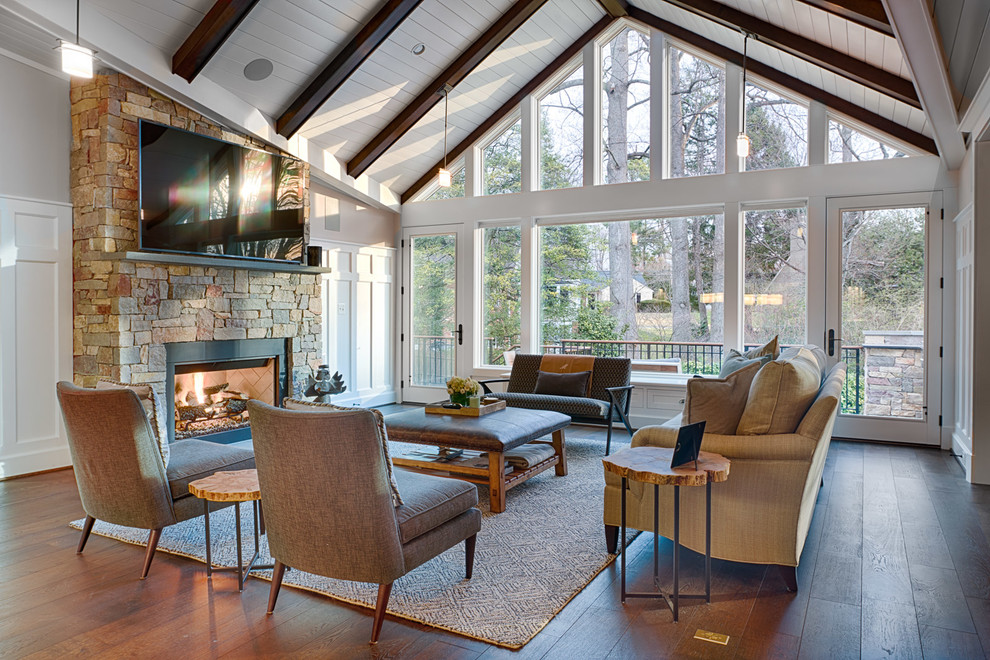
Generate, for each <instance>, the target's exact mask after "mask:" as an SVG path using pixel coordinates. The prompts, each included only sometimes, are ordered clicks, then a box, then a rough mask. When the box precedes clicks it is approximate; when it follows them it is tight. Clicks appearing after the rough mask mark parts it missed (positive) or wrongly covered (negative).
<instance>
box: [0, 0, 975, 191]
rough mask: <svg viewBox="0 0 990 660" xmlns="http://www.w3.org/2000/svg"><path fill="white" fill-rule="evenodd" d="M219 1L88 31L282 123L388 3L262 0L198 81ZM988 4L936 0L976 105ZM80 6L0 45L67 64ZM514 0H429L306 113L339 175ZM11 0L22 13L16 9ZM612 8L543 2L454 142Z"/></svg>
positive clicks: (953, 62)
mask: <svg viewBox="0 0 990 660" xmlns="http://www.w3.org/2000/svg"><path fill="white" fill-rule="evenodd" d="M214 1H215V0H86V1H84V2H83V5H82V7H83V19H82V26H83V42H84V43H86V37H87V28H89V33H90V34H92V33H93V32H94V29H93V27H92V26H94V25H99V32H100V35H101V36H102V37H103V43H102V44H100V47H101V48H102V50H103V51H104V52H105V53H106V54H108V55H111V56H114V57H116V59H117V61H121V62H125V63H133V64H134V66H136V67H137V66H139V64H138V63H137V61H140V62H143V63H144V64H143V65H140V66H141V73H144V74H146V78H147V77H150V78H154V79H157V80H159V81H160V82H161V85H157V86H158V87H159V88H164V89H166V90H176V91H178V92H179V93H180V94H182V93H185V92H186V91H187V90H188V93H189V97H190V98H199V99H202V103H203V104H205V105H210V104H211V103H212V100H213V99H217V98H221V99H222V100H223V101H224V103H223V104H220V105H223V107H219V106H218V107H216V108H213V110H214V113H213V116H217V113H219V115H220V117H219V118H221V119H222V118H223V117H224V112H225V111H224V108H227V107H230V105H231V101H232V100H234V101H236V100H239V101H240V102H242V103H243V104H244V106H245V107H247V108H249V109H254V110H253V111H254V112H256V113H258V114H259V115H260V116H262V117H264V118H267V122H268V123H269V125H273V124H274V119H275V118H277V117H278V116H279V115H280V114H281V113H282V112H283V111H284V110H285V109H286V108H287V107H288V106H289V104H290V103H291V102H292V101H293V100H294V99H295V98H296V97H297V96H298V95H299V94H300V92H301V91H302V90H303V89H305V87H306V85H307V84H308V83H309V82H310V81H312V80H313V79H314V77H315V76H316V75H317V74H318V73H319V72H320V71H321V70H322V69H323V68H324V67H325V66H326V65H327V64H328V63H329V62H330V61H331V60H332V59H333V58H334V56H335V55H336V54H337V53H339V52H340V50H341V49H342V48H343V47H344V46H345V45H346V44H347V43H349V42H350V40H351V39H353V38H354V36H355V35H356V34H357V33H358V31H359V30H360V29H361V28H362V26H364V25H365V24H366V23H367V22H368V21H369V20H370V19H371V18H372V17H373V16H374V15H375V14H376V13H377V12H378V11H379V10H380V9H381V7H382V5H383V3H384V2H383V0H260V1H259V2H258V4H257V5H256V6H255V7H254V8H253V9H252V10H251V11H250V13H249V14H248V15H247V17H246V18H245V19H244V21H243V22H242V23H241V24H240V25H239V26H238V27H237V29H236V30H235V31H234V33H233V35H232V36H231V37H230V38H229V39H228V40H227V41H226V42H225V43H224V44H223V45H222V46H221V47H220V48H219V50H218V52H217V53H216V55H215V56H214V57H213V58H212V59H211V60H210V61H209V62H208V63H207V64H206V66H205V68H204V69H203V70H202V72H201V74H200V78H199V79H196V80H194V81H193V83H192V85H189V84H187V83H186V82H185V81H184V80H181V79H180V78H178V76H174V75H171V74H170V73H168V72H167V71H168V68H170V62H171V58H172V55H173V54H174V53H175V51H176V49H177V48H178V47H179V46H180V45H181V44H182V43H183V41H184V40H185V39H186V38H187V37H188V36H189V35H190V33H191V32H192V31H193V29H194V28H195V27H196V25H197V24H199V22H200V21H201V20H202V19H203V17H204V16H205V15H206V13H207V12H208V11H209V10H210V8H211V7H213V5H214ZM720 2H722V4H724V5H726V6H728V7H731V8H733V9H736V10H739V11H741V12H744V13H746V14H749V15H752V16H755V17H756V18H758V19H760V20H763V21H766V22H767V23H770V24H772V25H775V26H778V27H781V28H784V29H786V30H787V31H789V32H791V33H793V34H797V35H800V36H803V37H805V38H807V39H810V40H813V41H815V42H818V43H820V44H822V45H824V46H827V47H829V48H832V49H834V50H836V51H839V52H841V53H845V54H848V55H850V56H852V57H854V58H856V59H858V60H861V61H863V62H866V63H869V64H871V65H873V66H875V67H877V68H880V69H883V70H885V71H887V72H889V73H892V74H894V75H896V76H899V77H902V78H908V77H909V75H910V74H909V69H908V66H907V63H906V61H905V59H904V57H903V55H902V52H901V49H900V47H899V45H898V43H897V41H896V39H895V38H893V37H891V36H888V35H885V34H883V33H881V32H878V31H874V30H871V29H869V28H865V27H863V26H861V25H858V24H857V23H853V22H851V21H848V20H846V19H844V18H839V17H838V16H835V15H833V14H829V13H826V12H825V11H822V10H820V9H817V8H814V7H811V6H809V5H808V4H806V3H805V2H801V1H799V0H720ZM982 2H983V0H965V2H963V3H962V4H963V5H966V6H967V7H968V9H967V8H964V9H962V10H961V13H960V12H956V11H954V10H952V9H951V8H950V6H949V5H951V4H952V3H948V2H942V0H937V1H936V2H935V4H934V18H935V20H936V24H937V25H938V27H939V28H940V29H942V30H943V35H944V37H943V38H944V40H945V42H946V44H947V46H948V47H949V48H950V52H949V55H951V57H948V58H947V61H948V62H949V65H950V68H951V69H952V73H953V74H954V75H953V76H952V79H953V81H954V82H955V83H956V86H957V88H958V91H959V98H960V103H959V107H963V106H964V105H965V100H966V94H969V95H972V94H973V93H975V89H976V87H978V86H979V83H980V82H982V80H983V78H984V77H985V72H984V71H982V68H985V66H984V65H983V64H981V63H982V62H984V61H985V60H987V59H988V57H990V55H987V54H988V53H990V42H987V41H986V40H984V41H982V42H981V39H982V34H983V33H982V31H980V34H979V35H978V36H977V37H974V36H973V34H971V33H973V30H968V31H967V28H966V26H965V25H963V24H962V14H965V13H966V12H967V11H968V12H969V14H972V15H974V16H975V17H976V18H975V19H974V20H976V22H980V21H982V23H983V24H986V23H987V21H988V12H987V11H983V10H980V11H977V10H974V9H973V8H972V7H970V6H969V5H970V4H971V3H975V4H977V5H980V3H982ZM70 4H74V3H71V2H70V0H0V39H2V42H0V50H6V51H7V52H10V53H12V54H14V55H16V56H18V57H21V58H26V59H30V60H34V61H39V63H40V64H42V65H44V66H47V67H52V66H54V63H53V58H54V55H53V54H52V53H51V51H50V46H51V45H53V40H52V37H51V35H53V34H58V36H69V35H67V34H65V30H66V28H67V26H68V25H71V20H72V19H73V18H74V7H68V5H70ZM514 4H515V0H423V1H422V3H421V4H420V5H419V6H418V7H416V8H415V9H414V10H413V11H412V12H411V14H410V15H409V16H408V18H406V20H405V21H404V22H403V23H401V24H400V25H399V27H398V28H397V29H395V31H394V32H392V34H391V35H390V36H389V38H388V40H387V41H386V42H385V43H384V44H383V45H382V46H381V47H379V48H378V49H377V50H375V51H374V52H373V53H372V54H371V55H370V56H369V57H368V59H367V60H366V61H364V63H363V64H362V65H361V66H360V67H359V68H358V70H357V71H356V72H355V73H354V75H352V76H351V77H350V78H349V79H348V80H347V81H346V82H344V83H343V85H341V86H340V87H339V89H337V90H336V92H335V93H334V94H333V95H332V97H331V98H330V99H329V100H328V101H327V102H326V103H324V104H323V105H322V106H321V107H320V108H319V109H318V111H317V112H316V113H315V114H314V115H313V116H312V117H310V118H309V120H308V121H306V122H305V124H303V127H302V129H301V130H300V131H299V133H298V135H300V136H302V137H304V138H306V140H307V141H308V143H309V145H310V151H311V152H312V150H313V149H323V150H326V152H327V153H329V154H331V155H332V156H333V157H334V158H335V159H336V163H338V164H339V167H337V169H338V171H336V172H332V173H331V174H332V175H333V176H336V177H339V178H340V180H341V181H344V182H347V183H348V184H353V185H355V186H357V187H358V188H361V189H367V188H369V184H367V183H365V184H361V183H360V181H358V182H355V181H354V180H352V179H350V177H347V176H346V174H344V173H343V167H344V166H345V164H346V163H347V161H348V160H350V159H351V158H352V157H354V156H355V154H357V153H358V152H359V151H360V150H361V149H362V148H363V147H365V146H366V145H367V144H368V143H369V142H370V141H371V140H372V139H373V138H374V137H375V136H376V135H377V134H378V133H379V132H380V131H382V130H383V129H384V128H385V127H386V126H387V125H388V124H389V122H391V121H392V120H393V119H394V118H395V117H396V115H397V114H398V113H399V112H400V111H401V110H402V109H403V108H405V107H406V106H407V105H408V104H409V103H410V102H411V101H412V100H413V99H414V98H415V97H416V96H417V95H419V94H420V93H422V92H423V91H424V90H425V89H427V87H429V86H430V85H431V84H434V83H435V80H436V79H437V77H438V76H439V75H440V74H441V72H442V71H443V70H444V69H445V68H446V67H447V66H448V65H450V63H451V62H452V61H454V60H455V59H456V58H457V56H458V55H459V54H461V53H462V52H463V51H464V50H466V49H467V48H468V47H469V46H470V44H471V43H472V42H473V41H475V40H476V39H477V38H478V37H479V36H480V35H481V34H482V33H483V32H484V31H485V30H486V29H488V27H489V26H491V25H492V24H493V23H494V22H495V21H496V20H497V19H498V18H499V17H500V16H501V15H502V14H503V13H504V12H506V11H507V10H509V9H510V8H511V7H512V6H513V5H514ZM631 4H632V5H634V6H635V7H638V8H639V9H642V10H646V11H648V12H650V13H652V14H654V15H656V16H658V17H660V18H662V19H665V20H667V21H670V22H672V23H676V24H678V25H680V26H682V27H685V28H687V29H689V30H691V31H693V32H695V33H696V34H699V35H701V36H703V37H705V38H707V39H710V40H712V41H714V42H717V43H720V44H724V45H725V46H727V47H729V48H732V49H733V50H736V51H741V50H742V35H741V33H740V32H739V31H736V30H733V29H730V28H727V27H724V26H722V25H719V24H718V23H715V22H713V21H710V20H708V19H706V18H701V17H699V16H698V15H696V14H693V13H691V12H688V11H686V10H684V9H680V8H678V7H676V6H674V5H673V4H670V3H668V2H667V1H666V0H632V2H631ZM63 5H65V6H63ZM5 6H9V7H10V10H11V11H7V10H6V9H4V7H5ZM974 12H975V13H974ZM54 14H58V17H57V18H55V17H52V18H51V20H50V21H49V20H47V16H49V15H54ZM969 14H967V15H969ZM603 16H605V11H604V10H603V9H602V7H601V5H600V4H599V3H598V2H596V1H595V0H549V1H548V2H547V3H546V4H545V5H543V6H542V7H541V8H540V9H539V10H538V11H537V12H536V13H535V14H534V15H533V16H532V17H531V18H530V19H529V20H528V21H527V22H526V23H524V24H523V26H522V27H520V28H519V29H517V30H516V31H515V32H514V33H512V34H511V35H510V36H509V37H508V38H507V39H506V40H505V41H504V42H503V43H502V44H501V45H500V46H499V47H498V48H497V49H496V50H495V51H494V52H493V53H492V54H491V55H489V56H488V57H487V58H486V59H485V60H484V61H483V62H482V63H481V64H480V65H479V66H478V67H476V68H475V69H474V71H472V72H471V73H470V74H469V75H468V76H467V77H466V78H465V79H464V80H463V81H462V82H460V83H459V84H458V85H457V86H456V87H455V88H454V91H453V92H452V93H451V94H450V129H449V134H448V146H452V145H454V144H457V143H458V142H460V141H461V140H462V139H464V138H465V137H466V136H467V135H468V134H469V133H470V132H471V131H472V130H474V129H475V128H476V127H477V126H479V125H480V124H482V123H483V122H484V121H485V120H486V119H487V118H488V117H490V116H491V115H492V113H493V112H495V110H496V109H498V108H499V107H500V106H501V105H503V104H504V103H505V102H506V101H507V100H508V99H509V98H511V97H512V96H513V95H514V94H515V93H516V92H517V91H518V90H519V89H520V88H521V87H522V86H523V85H524V84H525V83H526V82H528V81H529V80H531V79H532V78H533V77H534V76H536V75H537V73H538V72H540V71H541V70H542V69H543V68H544V67H546V66H547V64H549V63H550V62H551V61H553V60H554V59H555V58H556V57H557V56H558V55H560V54H561V53H562V52H563V51H564V50H565V49H566V48H568V47H569V46H570V45H571V44H572V43H573V42H574V41H575V40H577V39H578V37H579V36H580V35H581V34H583V33H584V32H585V31H586V30H588V29H589V28H591V27H592V26H593V25H594V24H595V23H596V22H597V21H598V20H599V19H601V18H602V17H603ZM949 28H951V30H949ZM32 30H33V31H34V32H33V33H32V32H31V31H32ZM948 32H951V34H947V33H948ZM114 34H120V35H122V39H121V43H125V42H126V43H127V44H128V47H129V48H131V49H133V48H136V46H135V44H143V47H144V48H146V49H147V52H146V53H143V55H144V56H145V57H144V58H143V59H142V58H133V57H131V55H132V54H133V53H130V52H125V50H124V48H123V47H121V52H114V51H115V50H116V48H115V45H114V40H113V39H112V38H111V37H112V36H113V35H114ZM124 37H126V38H124ZM974 39H975V41H974ZM417 43H423V44H425V45H426V46H427V49H426V52H425V53H423V54H422V55H420V56H416V55H413V54H412V53H411V49H412V47H413V46H414V45H415V44H417ZM750 55H751V57H753V58H754V59H756V60H758V61H761V62H763V63H764V64H766V65H769V66H771V67H773V68H775V69H777V70H779V71H781V72H783V73H785V74H787V75H789V76H792V77H794V78H796V79H798V80H800V81H803V82H805V83H808V84H810V85H812V86H814V87H815V88H818V89H821V90H823V91H825V92H827V93H830V94H834V95H836V96H838V97H840V98H841V99H844V100H846V101H849V102H851V103H853V104H855V105H857V106H860V107H862V108H865V109H867V110H869V111H870V112H873V113H875V114H877V115H879V116H881V117H883V118H885V119H889V120H891V121H893V122H895V123H897V124H900V125H902V126H904V127H907V128H909V129H911V130H913V131H915V132H917V133H921V134H923V135H926V136H931V134H932V129H931V126H930V122H929V121H928V119H927V118H926V116H925V114H924V112H923V111H922V110H919V109H918V108H915V107H912V106H911V105H908V104H907V103H904V102H901V101H898V100H895V99H893V98H891V97H888V96H886V95H883V94H881V93H878V92H876V91H874V90H872V89H869V88H867V87H866V86H864V85H862V84H859V83H856V82H853V81H851V80H849V79H847V78H845V77H842V76H839V75H836V74H835V73H832V72H830V71H827V70H824V69H822V68H820V67H818V66H816V65H814V64H810V63H808V62H806V61H805V60H803V59H800V58H798V57H795V56H793V55H790V54H787V53H785V52H783V51H780V50H777V49H776V48H774V47H772V46H769V45H767V44H765V43H760V42H759V41H753V40H751V41H750ZM257 58H265V59H268V60H270V61H271V62H272V63H273V64H274V71H273V73H272V75H271V76H270V77H269V78H267V79H266V80H264V81H260V82H252V81H250V80H248V79H246V78H245V77H244V73H243V71H244V66H245V65H246V64H248V63H249V62H251V61H252V60H254V59H257ZM966 60H968V65H967V62H966ZM108 61H114V60H113V59H111V60H108ZM149 63H150V64H149ZM163 68H164V69H165V71H166V72H165V73H162V70H163ZM127 72H128V71H125V73H127ZM146 82H148V81H147V80H146ZM153 86H156V85H153ZM438 98H439V97H438ZM181 99H182V96H181V95H180V100H181ZM443 111H444V108H443V103H442V102H440V103H438V104H437V105H436V106H434V107H433V109H432V110H431V111H430V112H428V113H427V114H426V115H425V116H424V117H422V118H421V119H420V120H419V121H418V122H417V123H416V124H415V125H414V126H413V127H412V128H411V129H410V130H409V131H408V132H407V133H406V134H405V135H403V136H402V137H401V138H400V139H399V140H398V141H397V142H396V143H395V144H393V145H392V146H391V147H390V148H389V149H388V150H387V151H386V152H385V153H384V154H383V155H382V156H381V157H380V158H379V159H378V160H376V161H375V162H374V163H373V164H372V165H371V166H370V167H369V168H368V170H367V172H366V174H367V176H368V177H370V180H371V181H372V182H377V183H381V184H384V185H385V186H387V187H389V188H390V189H391V190H392V191H393V192H394V193H395V194H396V195H399V194H401V193H402V192H404V191H405V190H406V189H407V188H408V187H409V186H410V185H412V184H413V182H415V181H416V180H417V179H418V178H419V177H420V176H421V175H422V174H423V173H424V172H426V171H427V170H429V169H430V168H431V167H432V166H433V165H434V163H435V162H436V161H437V160H439V159H440V158H442V156H443V153H442V148H443V147H442V144H443ZM208 114H209V113H208ZM248 114H249V113H248ZM238 120H239V121H236V122H234V123H236V124H237V125H244V124H245V123H249V121H248V120H244V119H240V118H238ZM268 133H269V134H270V137H271V138H272V139H273V141H274V142H276V143H277V142H278V141H279V140H281V138H279V137H278V136H277V135H275V134H274V131H273V130H269V131H268ZM310 160H311V162H313V159H312V158H311V159H310ZM331 169H333V168H331Z"/></svg>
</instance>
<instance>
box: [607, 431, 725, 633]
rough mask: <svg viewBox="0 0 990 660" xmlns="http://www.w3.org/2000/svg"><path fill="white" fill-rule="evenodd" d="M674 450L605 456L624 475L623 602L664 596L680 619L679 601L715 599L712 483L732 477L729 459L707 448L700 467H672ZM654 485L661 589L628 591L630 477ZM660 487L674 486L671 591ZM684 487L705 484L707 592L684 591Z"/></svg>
mask: <svg viewBox="0 0 990 660" xmlns="http://www.w3.org/2000/svg"><path fill="white" fill-rule="evenodd" d="M673 453H674V450H673V449H667V448H664V447H631V448H629V449H623V450H622V451H620V452H618V453H616V454H613V455H612V456H609V457H608V458H605V459H602V464H603V465H604V466H605V470H606V471H608V472H612V473H614V474H616V475H618V476H620V477H622V522H621V531H620V532H619V534H620V535H619V539H620V548H621V549H620V552H621V553H622V564H621V569H620V590H621V599H622V602H623V603H625V602H626V598H662V599H663V600H664V601H665V602H666V603H667V606H668V607H670V609H671V611H672V612H673V613H674V621H675V622H676V621H677V609H678V601H679V599H681V598H704V599H705V602H706V603H711V602H712V483H713V482H716V483H717V482H721V481H725V480H726V479H728V478H729V459H727V458H725V457H723V456H721V455H719V454H712V453H710V452H707V451H703V452H701V454H700V455H699V456H698V463H697V469H694V468H695V465H694V463H691V464H690V465H688V466H684V467H679V468H675V469H671V467H670V458H671V456H672V455H673ZM628 479H632V480H634V481H640V482H643V483H647V484H653V583H654V584H655V585H656V587H657V589H658V591H656V592H644V593H629V592H627V591H626V548H625V541H626V486H627V480H628ZM660 486H673V487H674V538H673V541H674V589H673V592H672V593H670V594H667V593H665V592H664V590H663V588H662V587H661V586H660V563H659V562H660V560H659V553H660V539H659V532H658V530H659V529H660ZM681 486H705V487H706V489H707V490H706V494H705V593H703V594H682V593H680V582H679V579H680V549H681V543H680V522H681V521H680V515H681Z"/></svg>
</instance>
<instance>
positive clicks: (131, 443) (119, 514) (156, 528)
mask: <svg viewBox="0 0 990 660" xmlns="http://www.w3.org/2000/svg"><path fill="white" fill-rule="evenodd" d="M56 390H57V392H58V401H59V405H60V407H61V408H62V418H63V419H64V420H65V429H66V431H67V432H68V438H69V452H70V453H71V455H72V467H73V468H74V470H75V475H76V484H77V485H78V487H79V498H80V499H81V500H82V506H83V510H84V511H85V512H86V522H85V523H84V525H83V530H82V538H80V540H79V547H78V548H77V550H76V552H77V553H81V552H82V551H83V548H84V547H85V546H86V540H87V539H88V538H89V535H90V532H92V530H93V523H95V522H96V520H103V521H105V522H109V523H113V524H115V525H125V526H127V527H138V528H142V529H148V530H150V533H149V534H148V548H147V551H146V553H145V558H144V567H143V569H142V571H141V579H142V580H143V579H144V578H146V577H147V576H148V569H149V568H151V560H152V559H153V558H154V556H155V548H156V547H157V546H158V539H159V538H161V534H162V528H164V527H166V526H168V525H174V524H175V523H178V522H182V521H183V520H188V519H190V518H195V517H196V516H201V515H203V504H202V502H201V501H200V500H199V499H197V498H195V497H193V496H192V495H191V494H190V493H189V482H190V481H195V480H196V479H200V478H202V477H207V476H209V475H211V474H213V473H215V472H219V471H223V470H247V469H250V468H253V467H254V453H253V452H252V451H251V450H250V449H243V448H240V447H229V446H226V445H220V444H216V443H213V442H206V441H203V440H180V441H178V442H173V443H172V444H171V445H170V456H169V462H168V467H166V465H165V461H164V460H163V459H162V454H161V453H160V451H159V448H158V441H157V439H156V436H155V432H154V431H153V430H152V426H151V423H150V421H149V419H148V416H147V414H146V413H145V409H144V407H143V406H142V405H141V401H140V400H139V399H138V396H137V395H136V394H135V393H134V392H133V391H131V390H128V389H102V390H100V389H97V390H92V389H86V388H83V387H77V386H75V385H73V384H72V383H67V382H60V383H58V385H57V386H56Z"/></svg>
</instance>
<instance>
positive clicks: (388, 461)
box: [282, 399, 402, 506]
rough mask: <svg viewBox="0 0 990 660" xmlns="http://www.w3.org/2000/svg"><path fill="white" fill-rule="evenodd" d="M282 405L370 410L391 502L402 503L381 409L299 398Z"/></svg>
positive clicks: (287, 406) (321, 408)
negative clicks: (386, 476)
mask: <svg viewBox="0 0 990 660" xmlns="http://www.w3.org/2000/svg"><path fill="white" fill-rule="evenodd" d="M282 405H283V406H284V407H285V409H286V410H304V411H307V412H312V411H313V410H314V409H315V410H322V411H325V412H342V411H343V412H350V411H352V410H370V411H371V413H372V414H373V415H374V416H375V424H376V425H377V426H378V442H380V443H381V445H382V453H383V454H384V455H385V472H386V474H388V484H389V486H390V487H391V489H392V504H394V505H395V506H399V505H400V504H402V496H401V495H400V494H399V487H398V486H397V485H396V483H395V475H394V474H393V472H392V456H391V455H390V454H389V453H388V431H387V430H386V428H385V417H384V416H383V415H382V411H380V410H378V409H377V408H355V407H350V408H349V407H346V406H335V405H333V404H332V403H320V402H317V401H303V400H301V399H285V400H283V401H282Z"/></svg>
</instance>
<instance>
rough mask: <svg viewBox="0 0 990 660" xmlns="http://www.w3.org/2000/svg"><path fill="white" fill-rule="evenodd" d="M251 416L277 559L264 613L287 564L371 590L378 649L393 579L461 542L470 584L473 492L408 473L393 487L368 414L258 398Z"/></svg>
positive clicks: (475, 521)
mask: <svg viewBox="0 0 990 660" xmlns="http://www.w3.org/2000/svg"><path fill="white" fill-rule="evenodd" d="M248 410H249V411H250V416H251V431H252V436H253V438H254V448H255V452H256V455H257V462H258V481H259V482H260V485H261V499H262V501H263V502H264V503H265V525H266V528H267V533H268V547H269V551H270V552H271V555H272V557H273V558H274V559H275V570H274V574H273V576H272V586H271V594H270V596H269V600H268V613H269V614H271V613H272V612H273V611H274V609H275V601H276V599H277V598H278V591H279V588H280V586H281V584H282V577H283V575H284V572H285V567H286V566H291V567H292V568H295V569H298V570H301V571H306V572H308V573H315V574H317V575H323V576H325V577H330V578H334V579H338V580H354V581H358V582H372V583H377V584H378V585H379V586H378V601H377V603H376V607H375V618H374V622H373V624H372V634H371V643H372V644H374V643H375V642H377V641H378V635H379V633H380V632H381V627H382V621H383V620H384V615H385V611H386V609H387V607H388V599H389V595H390V593H391V590H392V583H393V582H394V581H395V580H396V579H398V578H400V577H402V576H403V575H405V574H406V573H408V572H409V571H411V570H413V569H414V568H416V567H417V566H419V565H420V564H423V563H425V562H427V561H429V560H430V559H433V558H434V557H436V556H437V555H439V554H440V553H442V552H444V551H446V550H448V549H450V548H452V547H453V546H455V545H456V544H458V543H460V542H461V541H464V542H465V545H464V548H465V573H466V576H467V578H468V579H470V577H471V571H472V567H473V564H474V546H475V539H476V535H477V533H478V531H479V530H480V529H481V512H480V511H479V510H478V509H476V508H475V505H476V504H477V503H478V488H477V486H475V485H474V484H471V483H468V482H466V481H459V480H456V479H444V478H441V477H431V476H428V475H423V474H417V473H413V472H406V471H404V470H396V471H395V475H394V476H395V480H394V485H393V484H390V479H389V470H390V466H389V461H388V458H387V456H386V453H385V451H383V448H382V442H383V438H382V436H380V434H379V429H378V427H377V426H376V421H375V417H374V415H373V414H372V412H371V411H370V410H362V409H359V408H356V409H353V410H346V411H340V410H330V409H328V410H321V409H314V410H313V411H312V412H310V411H300V410H285V409H281V408H274V407H272V406H269V405H266V404H264V403H261V402H259V401H250V402H248ZM393 487H394V488H396V489H397V491H398V495H401V500H400V501H399V503H397V502H396V499H397V495H396V493H395V492H393Z"/></svg>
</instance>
